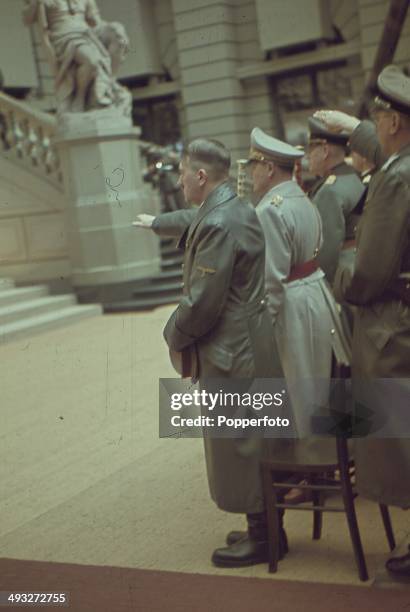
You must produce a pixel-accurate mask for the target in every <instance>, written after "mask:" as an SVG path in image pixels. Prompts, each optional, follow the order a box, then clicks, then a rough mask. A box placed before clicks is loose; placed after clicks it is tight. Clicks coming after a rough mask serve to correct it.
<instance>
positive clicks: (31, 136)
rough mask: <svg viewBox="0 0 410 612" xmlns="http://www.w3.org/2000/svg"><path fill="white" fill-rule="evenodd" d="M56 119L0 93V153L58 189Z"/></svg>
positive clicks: (59, 182) (59, 185)
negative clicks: (54, 142)
mask: <svg viewBox="0 0 410 612" xmlns="http://www.w3.org/2000/svg"><path fill="white" fill-rule="evenodd" d="M56 126H57V121H56V119H55V118H54V117H53V116H52V115H49V114H47V113H43V112H40V111H37V110H35V109H32V108H30V106H28V105H27V104H24V103H23V102H20V101H19V100H16V99H15V98H12V97H10V96H8V95H7V94H5V93H2V92H0V153H4V154H5V155H7V157H9V158H11V159H14V160H15V161H18V162H19V163H21V164H24V165H25V166H26V167H27V169H30V170H31V171H32V172H33V173H35V174H37V175H39V176H40V177H42V178H44V179H46V180H47V181H49V182H50V183H52V184H53V185H54V186H55V187H57V188H59V189H61V190H62V174H61V169H60V159H59V155H58V151H57V149H56V148H55V147H54V145H53V137H54V133H55V130H56Z"/></svg>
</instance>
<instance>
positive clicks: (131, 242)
mask: <svg viewBox="0 0 410 612" xmlns="http://www.w3.org/2000/svg"><path fill="white" fill-rule="evenodd" d="M139 134H140V130H139V128H135V127H132V126H131V123H130V121H129V120H128V119H126V118H122V117H119V116H118V114H110V113H109V112H105V111H96V112H89V113H84V114H70V115H69V114H68V115H64V116H63V118H60V124H59V128H58V132H57V136H56V140H55V142H56V145H57V146H58V148H59V153H60V158H61V164H62V173H63V179H64V189H65V195H66V200H67V213H68V225H69V232H68V240H69V254H70V259H71V265H72V284H73V287H74V289H75V290H76V292H77V294H78V296H79V298H80V301H98V302H103V303H104V302H111V301H116V300H124V299H129V298H130V297H131V296H132V291H133V289H134V286H135V281H137V280H139V279H143V278H147V277H150V276H152V275H155V274H157V273H158V272H159V270H160V254H159V241H158V238H157V237H156V236H155V235H154V234H153V233H152V232H145V231H141V230H139V231H138V230H137V229H136V228H135V227H133V226H132V221H134V220H135V218H136V215H137V214H138V213H141V212H147V213H151V214H154V215H155V214H157V212H158V208H159V206H158V202H157V200H156V198H155V197H154V194H153V191H152V190H151V188H150V187H149V186H147V185H145V184H144V183H143V180H142V174H141V162H140V151H139V146H138V137H139Z"/></svg>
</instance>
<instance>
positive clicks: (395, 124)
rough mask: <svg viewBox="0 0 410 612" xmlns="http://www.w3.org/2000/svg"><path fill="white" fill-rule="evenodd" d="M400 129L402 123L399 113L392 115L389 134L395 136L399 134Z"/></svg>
mask: <svg viewBox="0 0 410 612" xmlns="http://www.w3.org/2000/svg"><path fill="white" fill-rule="evenodd" d="M400 127H401V121H400V115H399V113H392V114H391V123H390V129H389V133H390V134H391V135H392V136H394V134H396V133H397V132H398V130H399V129H400Z"/></svg>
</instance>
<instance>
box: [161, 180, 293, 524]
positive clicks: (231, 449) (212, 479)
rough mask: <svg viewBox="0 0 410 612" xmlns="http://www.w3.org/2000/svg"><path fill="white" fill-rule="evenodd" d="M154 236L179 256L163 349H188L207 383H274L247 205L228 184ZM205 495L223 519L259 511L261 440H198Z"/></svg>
mask: <svg viewBox="0 0 410 612" xmlns="http://www.w3.org/2000/svg"><path fill="white" fill-rule="evenodd" d="M153 229H154V231H155V232H156V233H158V234H163V235H174V236H178V237H179V246H180V247H181V248H184V249H185V256H184V294H183V297H182V298H181V301H180V303H179V305H178V307H177V309H176V310H175V311H174V313H173V314H172V315H171V317H170V319H169V321H168V323H167V324H166V327H165V330H164V336H165V339H166V341H167V344H168V346H169V347H170V348H171V349H173V350H176V351H182V350H186V349H188V350H191V351H192V352H195V354H196V356H197V361H198V372H197V374H198V375H199V383H200V385H204V384H206V379H207V378H233V377H235V378H246V377H248V378H252V377H260V378H269V377H282V370H281V368H280V365H279V358H278V357H277V353H276V349H275V345H274V341H273V338H272V333H271V322H270V317H269V313H268V311H267V308H266V305H265V302H264V294H265V288H264V266H265V245H264V236H263V231H262V228H261V226H260V224H259V222H258V219H257V216H256V213H255V211H254V209H253V208H252V206H250V204H248V203H246V202H244V201H243V200H241V199H239V198H238V197H237V196H236V194H235V192H234V191H233V190H232V188H231V186H230V185H229V184H228V183H223V184H222V185H220V186H219V187H217V188H216V189H215V190H214V191H213V192H212V193H211V194H210V196H209V197H208V198H207V200H206V201H205V202H204V203H203V204H202V205H201V207H200V208H199V209H197V210H184V211H176V212H171V213H166V214H163V215H160V216H158V217H157V218H156V219H155V221H154V224H153ZM204 443H205V454H206V462H207V471H208V480H209V485H210V490H211V495H212V497H213V499H214V501H215V502H216V503H217V504H218V506H219V507H220V508H221V509H223V510H227V511H230V512H241V513H248V512H260V511H262V510H263V507H264V504H263V495H262V486H261V480H260V472H259V461H260V453H261V452H262V446H263V441H262V440H260V439H259V440H258V439H253V440H248V439H242V440H237V439H211V438H205V439H204Z"/></svg>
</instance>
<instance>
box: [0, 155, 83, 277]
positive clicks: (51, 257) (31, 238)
mask: <svg viewBox="0 0 410 612" xmlns="http://www.w3.org/2000/svg"><path fill="white" fill-rule="evenodd" d="M70 270H71V266H70V262H69V258H68V245H67V222H66V216H65V206H64V199H63V194H62V192H61V191H58V190H57V189H56V188H55V187H53V186H52V185H50V184H49V183H48V182H46V181H45V180H44V179H42V178H40V177H38V176H35V175H34V174H33V173H31V172H30V171H29V170H27V169H26V168H24V167H23V166H21V165H19V164H17V163H15V161H12V160H8V159H7V157H6V156H4V155H3V156H1V157H0V278H1V277H11V278H13V279H14V280H16V281H17V282H27V281H33V280H38V281H42V280H48V279H54V278H59V277H65V278H67V277H69V276H70V274H71V272H70Z"/></svg>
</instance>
